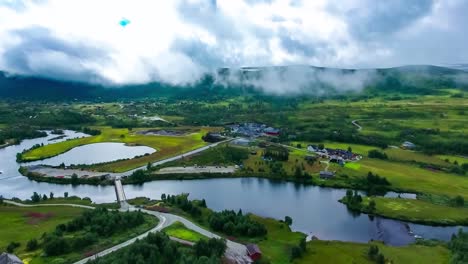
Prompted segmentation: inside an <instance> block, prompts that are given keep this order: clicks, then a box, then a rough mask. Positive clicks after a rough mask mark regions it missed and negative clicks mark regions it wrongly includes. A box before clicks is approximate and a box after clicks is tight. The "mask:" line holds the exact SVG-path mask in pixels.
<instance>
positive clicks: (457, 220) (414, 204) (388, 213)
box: [363, 197, 468, 225]
mask: <svg viewBox="0 0 468 264" xmlns="http://www.w3.org/2000/svg"><path fill="white" fill-rule="evenodd" d="M370 200H374V201H375V203H376V211H375V213H376V214H377V215H381V216H384V217H389V218H394V219H399V220H404V221H410V222H420V223H430V224H440V225H467V224H468V208H466V207H464V208H460V207H449V206H443V205H437V204H432V203H430V202H426V201H421V200H413V199H401V198H383V197H372V198H367V197H366V198H364V201H363V204H364V205H367V204H368V202H369V201H370Z"/></svg>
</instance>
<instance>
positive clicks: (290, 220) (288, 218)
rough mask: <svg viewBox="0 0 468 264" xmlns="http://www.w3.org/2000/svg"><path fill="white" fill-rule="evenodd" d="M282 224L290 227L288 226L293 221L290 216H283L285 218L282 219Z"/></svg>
mask: <svg viewBox="0 0 468 264" xmlns="http://www.w3.org/2000/svg"><path fill="white" fill-rule="evenodd" d="M284 222H285V223H286V224H287V225H288V226H290V225H292V223H293V220H292V218H291V217H290V216H285V217H284Z"/></svg>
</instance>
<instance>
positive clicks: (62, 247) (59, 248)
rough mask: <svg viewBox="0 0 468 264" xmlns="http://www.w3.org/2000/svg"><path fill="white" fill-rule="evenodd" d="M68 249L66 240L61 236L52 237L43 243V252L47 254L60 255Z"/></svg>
mask: <svg viewBox="0 0 468 264" xmlns="http://www.w3.org/2000/svg"><path fill="white" fill-rule="evenodd" d="M68 250H69V245H68V241H67V240H66V239H64V238H63V237H55V236H54V237H52V238H49V240H48V241H46V243H45V244H44V252H45V253H46V254H47V255H48V256H57V255H62V254H64V253H66V252H68Z"/></svg>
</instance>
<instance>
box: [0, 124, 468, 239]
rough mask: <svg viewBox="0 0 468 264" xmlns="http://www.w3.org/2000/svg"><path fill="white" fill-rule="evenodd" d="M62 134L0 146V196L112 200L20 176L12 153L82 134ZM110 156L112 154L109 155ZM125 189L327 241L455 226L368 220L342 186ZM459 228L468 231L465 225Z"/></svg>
mask: <svg viewBox="0 0 468 264" xmlns="http://www.w3.org/2000/svg"><path fill="white" fill-rule="evenodd" d="M65 133H66V137H65V138H63V139H59V140H56V141H48V140H49V139H51V138H53V137H54V135H49V136H48V137H45V138H38V139H32V140H24V141H23V142H22V143H21V144H20V145H15V146H9V147H7V148H4V149H0V171H2V172H3V173H2V174H0V195H3V196H4V197H6V198H12V197H18V198H21V199H27V198H30V197H31V195H32V193H33V192H35V191H36V192H39V193H49V192H54V193H55V194H56V196H62V195H63V193H64V192H68V193H69V195H77V196H80V197H90V198H91V199H92V200H93V201H95V202H112V201H115V199H116V198H115V192H114V187H113V186H89V185H79V186H71V185H57V184H49V183H39V182H35V181H30V180H29V179H27V178H26V177H23V176H21V175H20V174H19V172H18V168H19V166H20V164H18V163H16V162H15V159H16V158H15V156H16V153H17V152H21V151H22V150H23V149H27V148H30V147H31V146H33V145H34V144H40V143H44V144H48V143H53V142H58V141H62V140H66V139H69V138H74V137H82V136H86V135H84V134H82V133H77V132H73V131H65ZM103 151H105V150H103ZM83 154H84V153H80V154H79V155H83ZM104 154H105V152H104ZM63 155H65V154H63ZM77 155H78V154H77ZM100 155H103V154H102V153H101V154H100ZM109 155H114V154H111V153H109ZM57 158H60V156H57ZM67 160H70V162H71V160H73V157H68V158H67ZM125 192H126V196H127V198H133V197H138V196H146V197H150V198H159V197H160V196H161V194H162V193H166V194H180V193H190V198H192V199H201V198H204V199H206V201H207V204H208V206H209V207H210V208H213V209H214V210H218V211H219V210H224V209H233V210H238V209H242V210H243V211H244V212H252V213H255V214H258V215H260V216H265V217H273V218H277V219H283V218H284V216H286V215H288V216H291V217H292V218H293V225H292V228H293V230H296V231H301V232H304V233H306V234H308V235H314V236H316V237H318V238H319V239H327V240H343V241H356V242H367V241H369V240H371V239H378V240H383V241H385V242H386V243H388V244H391V245H405V244H408V243H411V242H413V241H414V237H413V235H410V234H409V233H408V228H409V229H410V230H411V231H412V232H413V233H414V234H415V235H418V236H422V237H424V238H436V239H442V240H449V239H450V236H451V234H453V233H454V232H456V231H457V230H458V228H459V227H433V226H425V225H418V224H411V223H404V222H401V221H395V220H389V219H384V218H379V217H375V218H371V217H369V216H367V215H365V214H360V215H355V214H352V213H350V212H349V211H348V210H347V208H346V206H344V205H342V204H341V203H339V202H338V201H337V200H338V199H340V198H341V197H343V196H344V195H345V190H342V189H332V188H322V187H317V186H305V185H302V184H295V183H285V182H277V181H272V180H267V179H257V178H234V179H233V178H229V179H205V180H186V181H178V180H172V181H171V180H164V181H154V182H149V183H145V184H142V185H130V186H128V185H126V186H125ZM390 195H395V194H390ZM464 229H465V230H468V228H466V227H465V228H464Z"/></svg>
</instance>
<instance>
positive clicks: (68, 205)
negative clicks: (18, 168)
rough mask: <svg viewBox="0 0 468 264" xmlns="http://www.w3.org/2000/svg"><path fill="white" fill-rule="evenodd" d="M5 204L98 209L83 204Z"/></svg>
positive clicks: (11, 202)
mask: <svg viewBox="0 0 468 264" xmlns="http://www.w3.org/2000/svg"><path fill="white" fill-rule="evenodd" d="M3 202H4V203H7V204H11V205H15V206H20V207H45V206H66V207H80V208H85V209H96V207H93V206H89V205H82V204H23V203H17V202H14V201H10V200H3Z"/></svg>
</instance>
